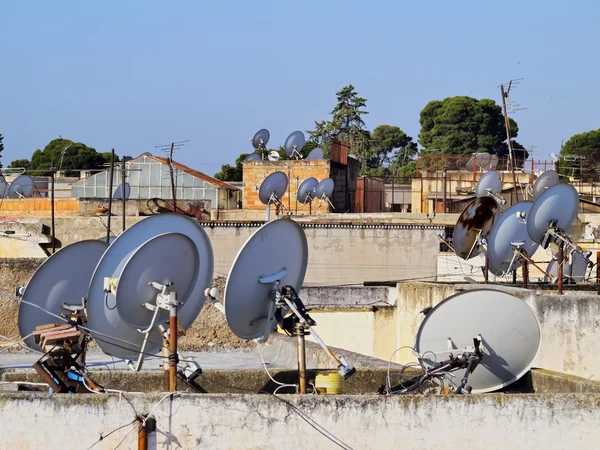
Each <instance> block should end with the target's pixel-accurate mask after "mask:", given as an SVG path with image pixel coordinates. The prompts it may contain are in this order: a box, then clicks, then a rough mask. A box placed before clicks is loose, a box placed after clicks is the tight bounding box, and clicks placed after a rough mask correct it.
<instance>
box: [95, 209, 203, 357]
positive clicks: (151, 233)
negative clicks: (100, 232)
mask: <svg viewBox="0 0 600 450" xmlns="http://www.w3.org/2000/svg"><path fill="white" fill-rule="evenodd" d="M180 235H183V236H184V237H187V239H183V238H182V237H181V236H180ZM190 241H191V242H192V243H193V246H191V245H190ZM192 247H195V249H194V248H192ZM182 252H183V253H184V254H181V253H182ZM193 255H197V256H196V258H197V261H199V263H198V264H199V266H196V265H195V264H196V262H195V261H196V259H195V258H194V257H193ZM190 265H191V266H192V267H199V268H197V269H196V276H195V278H194V280H193V281H190V280H189V279H190V275H189V273H190V272H191V271H193V270H194V269H192V267H190ZM213 267H214V259H213V250H212V245H211V243H210V240H209V239H208V236H207V234H206V232H205V231H204V229H203V228H202V227H200V226H199V225H198V223H197V222H196V221H195V220H193V219H191V218H189V217H186V216H183V215H181V214H161V215H157V216H151V217H148V218H146V219H144V220H142V221H141V222H138V223H136V224H135V225H133V226H131V227H129V228H128V229H127V230H125V232H124V233H122V234H121V235H119V236H118V237H117V239H115V241H114V242H113V243H112V244H111V245H110V247H109V248H108V250H107V251H106V253H105V254H104V255H103V257H102V259H101V260H100V262H99V263H98V265H97V267H96V270H95V272H94V275H93V277H92V281H91V283H90V285H89V290H88V296H87V298H88V301H87V311H88V325H89V328H90V329H91V330H93V331H92V332H91V334H92V336H93V337H94V339H95V340H96V342H97V343H98V345H99V346H100V348H101V349H102V350H103V351H104V352H105V353H106V354H108V355H111V356H114V357H116V358H124V359H131V360H133V359H135V358H137V357H138V354H139V352H140V349H141V348H142V345H143V341H144V336H145V335H144V334H142V333H141V332H140V331H139V329H138V327H136V326H135V325H132V323H136V324H142V323H144V326H145V327H148V328H150V330H149V334H148V343H147V346H146V347H145V350H144V352H145V353H155V352H157V351H158V350H159V349H160V348H161V346H162V336H161V334H160V332H159V330H158V328H157V327H156V326H158V325H160V324H161V323H160V321H157V322H156V323H155V325H156V326H154V327H150V324H149V323H147V322H145V320H146V319H147V318H148V315H147V314H146V308H144V307H143V306H142V302H143V301H144V300H147V299H148V289H149V286H148V280H149V279H150V278H153V277H156V278H157V279H154V280H153V283H159V284H163V283H164V284H166V283H167V282H170V281H173V282H174V283H175V282H177V283H178V284H183V285H185V286H183V287H182V290H181V291H179V286H176V285H175V284H173V286H172V287H170V289H171V292H173V291H174V292H177V293H178V294H179V295H178V297H177V300H178V301H180V302H183V306H180V307H179V309H178V314H177V319H178V321H179V324H180V325H181V327H182V328H183V329H187V328H189V327H190V325H191V324H192V323H193V321H194V320H195V318H196V317H197V315H198V313H199V312H200V310H201V309H202V306H204V301H205V299H206V297H205V296H204V291H205V290H206V288H207V287H209V286H210V284H211V282H212V278H213ZM159 272H160V273H159ZM179 272H181V273H179ZM112 280H114V282H113V281H112ZM107 283H108V285H109V286H110V289H106V288H107V287H108V286H107ZM113 286H116V291H115V289H113ZM155 289H156V287H155ZM183 291H185V292H183ZM115 294H116V295H115ZM156 294H160V291H157V290H155V295H156ZM126 295H131V297H128V298H127V297H126ZM155 298H156V297H155ZM152 303H155V302H152ZM138 308H139V309H138ZM134 310H137V311H138V314H139V316H138V314H134V313H132V311H134ZM159 316H160V318H161V319H162V318H164V315H163V316H161V315H160V314H159ZM106 336H111V337H113V338H114V339H111V338H108V337H106ZM124 341H126V342H129V343H130V344H128V343H126V342H124Z"/></svg>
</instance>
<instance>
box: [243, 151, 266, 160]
mask: <svg viewBox="0 0 600 450" xmlns="http://www.w3.org/2000/svg"><path fill="white" fill-rule="evenodd" d="M261 159H262V158H261V157H260V155H259V154H258V153H250V154H249V155H248V156H246V158H245V159H244V162H250V161H260V160H261Z"/></svg>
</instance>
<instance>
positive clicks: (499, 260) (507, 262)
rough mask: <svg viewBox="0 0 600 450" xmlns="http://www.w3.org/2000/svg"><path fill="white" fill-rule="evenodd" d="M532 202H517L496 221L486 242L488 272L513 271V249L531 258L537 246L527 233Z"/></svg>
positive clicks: (498, 273) (497, 273)
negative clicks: (517, 248) (519, 250)
mask: <svg viewBox="0 0 600 450" xmlns="http://www.w3.org/2000/svg"><path fill="white" fill-rule="evenodd" d="M532 205H533V202H519V203H515V204H514V205H512V206H511V207H510V208H508V209H507V210H506V211H504V213H503V214H502V215H501V216H500V217H499V218H498V220H496V224H495V225H494V227H493V228H492V232H491V233H490V236H489V238H488V242H487V255H488V261H489V265H490V271H491V272H492V273H494V274H496V275H500V274H501V273H502V274H505V273H508V272H510V271H512V270H514V269H515V267H514V264H515V263H514V261H516V258H514V254H515V252H514V249H515V248H516V247H519V248H521V249H522V250H524V251H525V252H526V253H527V256H529V257H532V256H533V254H534V253H535V251H536V250H537V248H538V246H539V244H538V243H536V242H533V240H532V239H531V238H530V237H529V233H527V215H528V214H529V211H530V210H531V207H532Z"/></svg>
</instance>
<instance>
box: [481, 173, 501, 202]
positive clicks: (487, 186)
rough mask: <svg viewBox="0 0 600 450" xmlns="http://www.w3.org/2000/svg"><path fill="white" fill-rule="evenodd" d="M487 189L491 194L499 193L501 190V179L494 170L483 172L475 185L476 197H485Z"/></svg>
mask: <svg viewBox="0 0 600 450" xmlns="http://www.w3.org/2000/svg"><path fill="white" fill-rule="evenodd" d="M488 191H489V192H490V193H491V194H499V193H500V192H502V180H500V175H499V174H498V172H496V171H491V172H486V173H484V174H483V175H482V176H481V178H479V181H478V182H477V186H476V187H475V195H476V196H477V197H487V196H488V195H489V194H488Z"/></svg>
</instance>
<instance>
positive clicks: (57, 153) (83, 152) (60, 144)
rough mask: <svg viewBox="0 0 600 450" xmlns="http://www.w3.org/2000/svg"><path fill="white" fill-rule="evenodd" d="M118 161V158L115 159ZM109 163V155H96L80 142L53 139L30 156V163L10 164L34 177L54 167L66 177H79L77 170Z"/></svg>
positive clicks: (14, 162) (94, 151)
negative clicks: (23, 168) (23, 169)
mask: <svg viewBox="0 0 600 450" xmlns="http://www.w3.org/2000/svg"><path fill="white" fill-rule="evenodd" d="M116 159H117V161H118V157H117V158H116ZM109 162H110V153H109V152H103V153H98V152H97V151H96V150H95V149H93V148H91V147H88V146H87V145H85V144H82V143H81V142H73V141H71V140H69V139H63V138H60V139H53V140H52V141H50V142H49V143H48V145H46V146H45V147H44V149H43V150H40V149H38V150H36V151H35V152H33V155H31V161H27V160H26V159H19V160H15V161H13V162H11V166H12V167H25V166H27V163H29V164H28V170H29V171H31V172H32V173H33V174H34V175H50V172H45V170H47V169H50V168H51V167H55V168H57V169H59V170H62V171H64V172H65V174H66V175H67V176H77V175H79V172H78V170H82V169H83V170H85V169H101V168H102V167H103V165H104V164H105V163H109Z"/></svg>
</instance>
